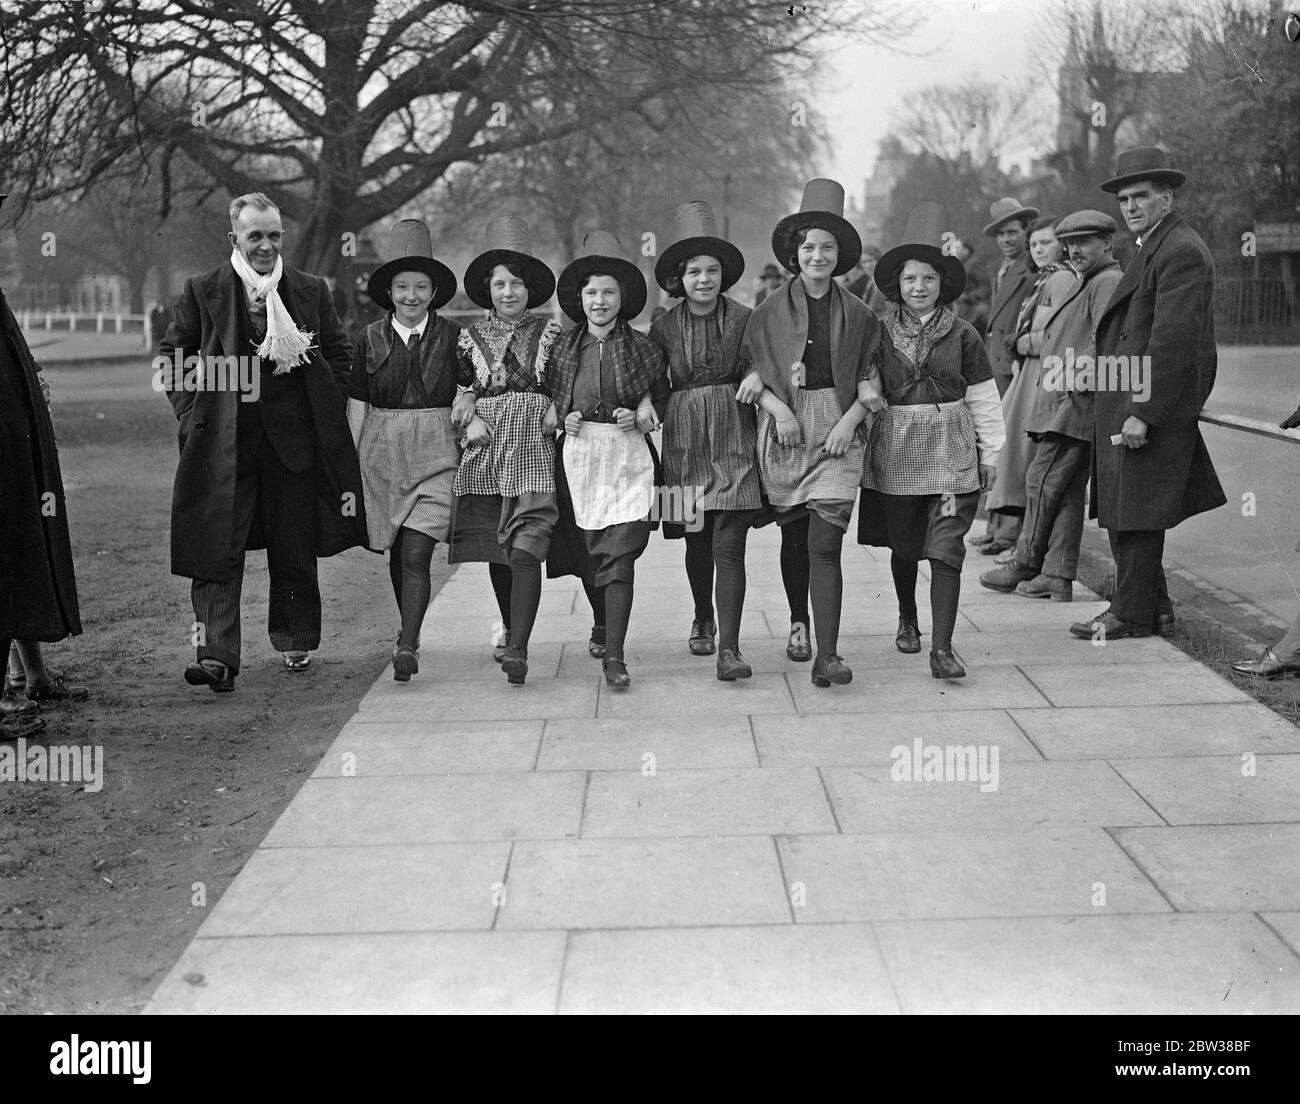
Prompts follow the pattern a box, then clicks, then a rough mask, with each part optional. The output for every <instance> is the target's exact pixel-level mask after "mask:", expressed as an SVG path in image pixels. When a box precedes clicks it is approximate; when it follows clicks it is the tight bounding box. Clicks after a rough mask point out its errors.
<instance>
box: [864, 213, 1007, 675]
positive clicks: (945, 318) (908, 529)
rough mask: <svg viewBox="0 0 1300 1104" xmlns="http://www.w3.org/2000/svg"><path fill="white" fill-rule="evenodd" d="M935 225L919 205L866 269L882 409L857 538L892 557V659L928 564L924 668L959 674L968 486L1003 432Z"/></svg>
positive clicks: (977, 479) (991, 467)
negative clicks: (881, 313) (879, 306)
mask: <svg viewBox="0 0 1300 1104" xmlns="http://www.w3.org/2000/svg"><path fill="white" fill-rule="evenodd" d="M943 225H944V220H943V212H942V209H941V208H940V207H939V205H938V204H936V203H922V204H919V205H918V206H917V207H915V208H914V209H913V210H912V213H911V216H910V218H909V219H908V223H907V230H906V232H905V233H904V235H903V241H902V244H900V245H897V246H895V247H894V248H893V249H891V250H890V251H889V252H888V253H886V254H885V255H884V256H883V257H881V258H880V263H879V264H877V265H876V283H877V284H878V285H879V287H880V290H881V291H882V292H884V294H885V296H886V297H887V298H888V299H889V301H890V302H891V303H892V304H894V305H893V308H892V309H891V310H889V311H888V312H886V314H885V317H884V325H885V333H886V338H887V340H886V342H885V353H884V357H883V361H882V366H881V371H882V374H883V376H884V383H885V396H886V398H887V399H888V401H889V406H888V408H887V409H886V410H885V411H884V412H883V413H882V414H880V415H879V416H878V417H877V418H876V419H875V421H874V423H873V424H872V427H871V434H870V440H869V442H868V445H867V463H866V467H865V469H864V471H863V473H862V485H863V488H864V490H863V492H862V509H861V512H860V513H859V515H858V542H859V543H860V544H871V545H878V546H883V547H888V548H890V549H891V550H892V555H891V557H890V568H891V569H892V572H893V576H894V590H895V592H896V593H897V595H898V617H899V621H898V635H897V637H896V639H895V644H896V645H897V647H898V650H899V651H900V652H913V653H914V652H919V651H920V650H921V630H920V627H919V624H918V621H917V609H916V576H917V564H918V562H919V561H920V560H921V559H927V560H929V561H930V612H931V618H932V626H933V627H932V629H931V634H932V639H931V650H930V672H931V674H933V675H934V677H935V678H962V677H963V676H965V674H966V669H965V668H964V667H963V666H962V665H961V664H960V663H959V662H957V660H956V659H955V658H954V657H953V654H952V633H953V628H954V626H955V625H956V623H957V603H958V600H959V598H960V597H961V565H962V562H963V561H964V559H965V555H966V545H965V536H966V533H967V531H968V530H969V529H970V527H971V523H972V522H973V521H974V520H975V510H976V506H977V504H978V500H979V493H980V491H981V490H985V491H986V490H989V489H990V488H991V487H992V486H993V484H994V481H995V479H996V476H997V471H996V466H995V465H996V463H997V453H998V451H999V450H1000V449H1001V448H1002V444H1003V441H1004V439H1005V435H1004V432H1003V427H1002V404H1001V402H1000V401H999V399H998V389H997V384H996V383H994V382H993V367H992V365H991V364H990V363H989V358H988V354H987V352H985V349H984V344H983V342H982V341H980V337H979V334H978V333H976V332H975V328H974V327H973V326H972V325H971V324H970V323H969V322H966V321H964V320H962V319H960V318H958V317H957V316H956V315H955V314H954V313H953V312H952V310H951V308H950V306H949V304H951V303H952V302H953V300H955V299H956V298H957V297H958V296H960V295H961V293H962V289H963V288H964V287H965V286H966V270H965V269H964V268H963V267H962V264H961V262H960V261H959V260H958V259H957V258H956V257H953V256H949V255H947V254H946V253H944V251H943V249H941V248H940V244H939V243H940V242H941V241H942V240H943V239H942V235H943V233H944V230H943Z"/></svg>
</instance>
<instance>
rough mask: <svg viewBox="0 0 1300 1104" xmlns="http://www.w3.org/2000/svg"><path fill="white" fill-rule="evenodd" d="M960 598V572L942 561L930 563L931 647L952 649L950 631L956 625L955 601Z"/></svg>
mask: <svg viewBox="0 0 1300 1104" xmlns="http://www.w3.org/2000/svg"><path fill="white" fill-rule="evenodd" d="M960 597H961V572H960V571H958V570H957V569H956V568H955V567H953V566H952V564H947V563H944V562H943V561H942V560H931V561H930V616H931V617H932V618H933V619H934V629H933V630H932V632H931V634H930V636H931V639H932V641H933V647H934V648H935V650H936V651H937V650H938V649H940V648H951V647H952V630H953V628H954V626H956V624H957V601H958V599H959V598H960Z"/></svg>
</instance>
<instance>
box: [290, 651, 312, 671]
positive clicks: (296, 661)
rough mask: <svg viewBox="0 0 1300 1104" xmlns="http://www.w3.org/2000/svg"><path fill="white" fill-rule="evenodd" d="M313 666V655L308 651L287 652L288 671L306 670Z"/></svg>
mask: <svg viewBox="0 0 1300 1104" xmlns="http://www.w3.org/2000/svg"><path fill="white" fill-rule="evenodd" d="M310 667H311V656H309V655H308V654H307V653H306V652H285V653H284V669H285V670H286V671H306V670H308V669H309V668H310Z"/></svg>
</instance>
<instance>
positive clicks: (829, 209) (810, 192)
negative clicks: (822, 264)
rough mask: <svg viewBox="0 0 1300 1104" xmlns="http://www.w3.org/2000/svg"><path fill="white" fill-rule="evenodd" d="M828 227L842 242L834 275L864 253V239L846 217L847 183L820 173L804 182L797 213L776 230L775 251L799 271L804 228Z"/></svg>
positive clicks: (840, 242)
mask: <svg viewBox="0 0 1300 1104" xmlns="http://www.w3.org/2000/svg"><path fill="white" fill-rule="evenodd" d="M811 229H817V230H826V231H828V232H829V233H831V234H832V235H833V236H834V238H835V241H836V243H837V244H838V245H839V247H840V250H839V259H838V261H837V262H836V265H835V271H834V272H832V273H831V275H832V276H842V275H843V274H844V273H846V272H848V270H849V269H851V268H852V267H853V266H854V265H855V264H857V263H858V259H859V258H860V257H861V256H862V239H861V238H859V237H858V232H857V231H856V230H854V229H853V224H852V223H851V222H849V221H848V219H846V218H845V217H844V185H842V184H840V183H839V182H838V181H836V180H829V179H827V178H826V177H821V176H819V177H816V178H815V179H813V180H810V181H808V183H807V184H805V185H804V186H803V202H802V203H800V204H799V210H798V211H796V212H795V213H794V214H793V215H786V216H785V218H783V219H782V220H781V221H780V222H778V223H777V224H776V229H775V230H773V231H772V252H773V253H775V254H776V259H777V260H778V261H780V262H781V264H782V265H783V266H784V267H785V268H787V269H789V271H791V272H793V273H795V274H796V275H797V274H798V272H799V262H798V261H797V260H796V259H795V254H796V253H798V251H799V244H798V242H799V231H800V230H811Z"/></svg>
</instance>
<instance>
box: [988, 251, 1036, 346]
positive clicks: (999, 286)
mask: <svg viewBox="0 0 1300 1104" xmlns="http://www.w3.org/2000/svg"><path fill="white" fill-rule="evenodd" d="M1029 275H1030V273H1029V253H1028V251H1026V252H1024V253H1021V254H1020V256H1019V257H1017V258H1016V259H1015V260H1014V261H1012V262H1011V267H1010V268H1009V269H1007V274H1006V275H1005V276H1003V277H1002V282H1001V283H998V282H997V279H996V278H994V281H993V284H994V286H993V303H992V305H991V307H990V308H989V328H990V329H992V327H993V320H994V319H995V318H997V316H998V315H999V314H1001V313H1002V312H1003V311H1004V310H1006V308H1007V304H1008V303H1010V302H1011V300H1012V299H1014V298H1015V295H1016V292H1017V291H1018V290H1019V289H1020V288H1021V287H1022V286H1023V285H1024V282H1025V281H1026V280H1028V279H1029Z"/></svg>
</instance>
